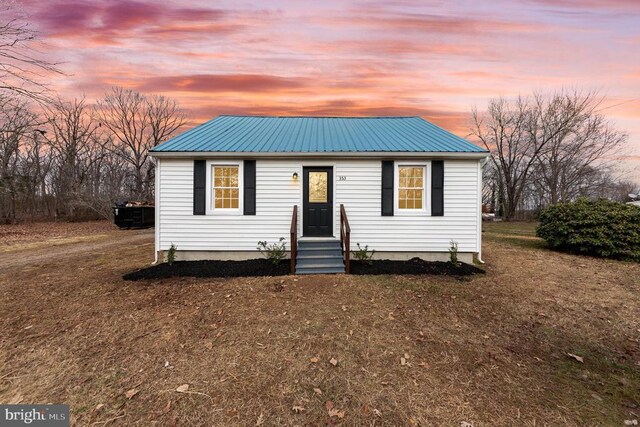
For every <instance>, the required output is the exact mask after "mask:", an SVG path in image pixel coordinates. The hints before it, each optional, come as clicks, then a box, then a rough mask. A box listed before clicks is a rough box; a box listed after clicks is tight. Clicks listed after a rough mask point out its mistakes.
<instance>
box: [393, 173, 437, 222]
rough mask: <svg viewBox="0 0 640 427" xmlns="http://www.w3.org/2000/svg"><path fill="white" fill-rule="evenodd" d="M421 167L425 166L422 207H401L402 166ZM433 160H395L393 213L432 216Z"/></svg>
mask: <svg viewBox="0 0 640 427" xmlns="http://www.w3.org/2000/svg"><path fill="white" fill-rule="evenodd" d="M407 166H414V167H421V168H424V180H423V185H424V188H423V193H422V195H423V197H422V209H400V204H399V203H398V195H399V194H400V191H399V187H400V167H407ZM430 189H431V162H394V179H393V212H394V213H393V214H394V215H399V216H403V215H406V216H412V215H413V216H416V215H422V216H430V215H431V190H430Z"/></svg>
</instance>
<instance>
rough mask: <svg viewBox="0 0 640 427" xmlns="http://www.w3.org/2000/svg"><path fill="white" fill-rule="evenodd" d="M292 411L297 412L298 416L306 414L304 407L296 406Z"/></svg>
mask: <svg viewBox="0 0 640 427" xmlns="http://www.w3.org/2000/svg"><path fill="white" fill-rule="evenodd" d="M291 410H292V411H293V412H295V413H296V414H300V413H302V412H304V410H305V409H304V406H299V405H296V406H294V407H293V408H291Z"/></svg>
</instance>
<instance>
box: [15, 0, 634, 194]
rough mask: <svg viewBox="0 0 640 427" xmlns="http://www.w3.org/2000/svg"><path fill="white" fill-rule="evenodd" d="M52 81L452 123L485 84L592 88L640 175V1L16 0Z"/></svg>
mask: <svg viewBox="0 0 640 427" xmlns="http://www.w3.org/2000/svg"><path fill="white" fill-rule="evenodd" d="M19 3H20V4H21V5H22V7H23V8H24V12H25V13H26V15H27V17H28V20H29V21H30V22H31V23H32V25H33V27H34V28H35V29H37V30H39V31H40V32H41V34H42V38H43V39H44V40H45V41H46V43H47V48H46V50H47V55H48V57H49V58H50V59H53V60H56V61H60V62H62V64H61V65H60V68H62V69H63V71H65V73H66V74H67V75H65V76H59V77H56V78H55V79H54V81H53V82H52V86H53V87H55V88H56V89H57V90H58V91H60V92H61V93H62V94H63V95H64V96H67V97H73V96H77V95H79V94H82V93H84V94H86V96H87V97H88V98H89V99H90V100H93V99H95V98H96V97H100V96H101V95H102V94H103V93H104V92H105V90H106V89H108V88H109V87H110V86H112V85H121V86H126V87H130V88H134V89H136V90H140V91H142V92H154V93H162V94H165V95H169V96H172V97H174V98H176V99H177V100H178V101H179V102H180V104H181V105H182V106H183V107H184V108H185V109H187V110H188V112H189V117H190V119H191V120H192V122H193V123H198V122H202V121H204V120H207V119H209V118H212V117H214V116H216V115H219V114H285V115H290V114H301V115H302V114H304V115H420V116H422V117H424V118H426V119H428V120H431V121H433V122H435V123H437V124H439V125H441V126H443V127H445V128H447V129H449V130H451V131H453V132H455V133H457V134H459V135H461V136H466V135H467V134H468V133H469V131H468V127H469V111H470V109H471V108H472V107H473V106H477V107H478V108H479V109H482V108H484V106H486V103H487V100H488V99H489V98H491V97H495V96H500V95H506V96H513V95H518V94H529V93H531V92H532V91H534V90H542V91H553V90H556V89H560V88H563V87H569V88H574V87H575V88H581V89H590V90H599V91H600V93H601V94H602V95H605V96H606V107H607V109H606V111H605V112H606V114H607V116H608V117H610V118H611V119H612V120H613V121H614V123H615V124H616V126H617V127H618V128H620V129H623V130H626V131H627V132H628V133H629V135H630V144H629V148H628V150H627V153H626V155H627V156H628V157H626V159H625V161H624V169H625V170H632V169H635V171H634V172H632V175H631V177H633V178H634V179H635V180H636V181H638V182H639V183H640V0H493V1H474V0H466V1H465V0H460V1H444V0H442V1H438V0H432V1H412V0H406V1H397V2H392V1H370V2H368V1H361V2H346V1H333V0H324V1H313V2H303V1H299V2H294V1H263V2H250V1H242V0H240V1H235V2H233V1H229V2H226V1H220V2H214V1H165V2H160V1H151V0H148V1H144V0H140V1H129V0H124V1H121V0H110V1H104V2H98V1H73V0H48V1H33V0H28V1H23V2H19Z"/></svg>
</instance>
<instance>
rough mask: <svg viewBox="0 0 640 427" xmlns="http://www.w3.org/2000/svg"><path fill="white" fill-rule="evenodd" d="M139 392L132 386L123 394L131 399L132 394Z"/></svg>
mask: <svg viewBox="0 0 640 427" xmlns="http://www.w3.org/2000/svg"><path fill="white" fill-rule="evenodd" d="M139 392H140V390H138V389H135V388H132V389H131V390H129V391H127V392H126V393H125V394H124V395H125V397H126V398H127V399H131V398H132V397H133V396H135V395H136V394H138V393H139Z"/></svg>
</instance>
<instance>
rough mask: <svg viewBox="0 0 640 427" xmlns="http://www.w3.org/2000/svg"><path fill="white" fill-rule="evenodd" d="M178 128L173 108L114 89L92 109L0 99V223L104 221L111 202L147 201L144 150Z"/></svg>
mask: <svg viewBox="0 0 640 427" xmlns="http://www.w3.org/2000/svg"><path fill="white" fill-rule="evenodd" d="M185 121H186V119H185V115H184V112H183V111H182V110H180V108H179V107H178V105H177V103H176V102H175V101H174V100H172V99H169V98H167V97H164V96H161V95H145V94H141V93H138V92H135V91H133V90H130V89H124V88H121V87H114V88H112V89H111V90H110V91H109V92H108V93H107V94H105V96H104V97H103V98H102V99H100V100H99V101H98V102H97V103H96V104H95V105H89V104H88V103H87V101H86V100H85V99H84V98H77V99H72V100H56V101H53V102H49V103H47V104H43V105H42V104H41V105H34V104H33V103H32V102H30V101H29V100H28V98H27V99H25V98H23V97H18V96H11V95H10V94H8V93H0V218H2V219H3V220H4V221H16V220H23V219H28V218H64V219H71V220H77V219H83V218H94V217H105V218H110V217H111V208H112V206H113V203H114V201H115V200H118V199H125V200H127V199H128V200H137V201H152V200H153V190H154V188H153V187H154V185H153V184H154V167H153V163H152V162H151V161H150V159H149V157H148V154H147V153H148V150H149V149H151V148H153V147H154V146H156V145H157V144H159V143H160V142H162V141H164V140H166V139H167V138H168V137H170V136H171V135H173V134H174V133H175V132H176V131H177V130H178V129H179V128H180V127H181V126H182V125H184V123H185Z"/></svg>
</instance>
